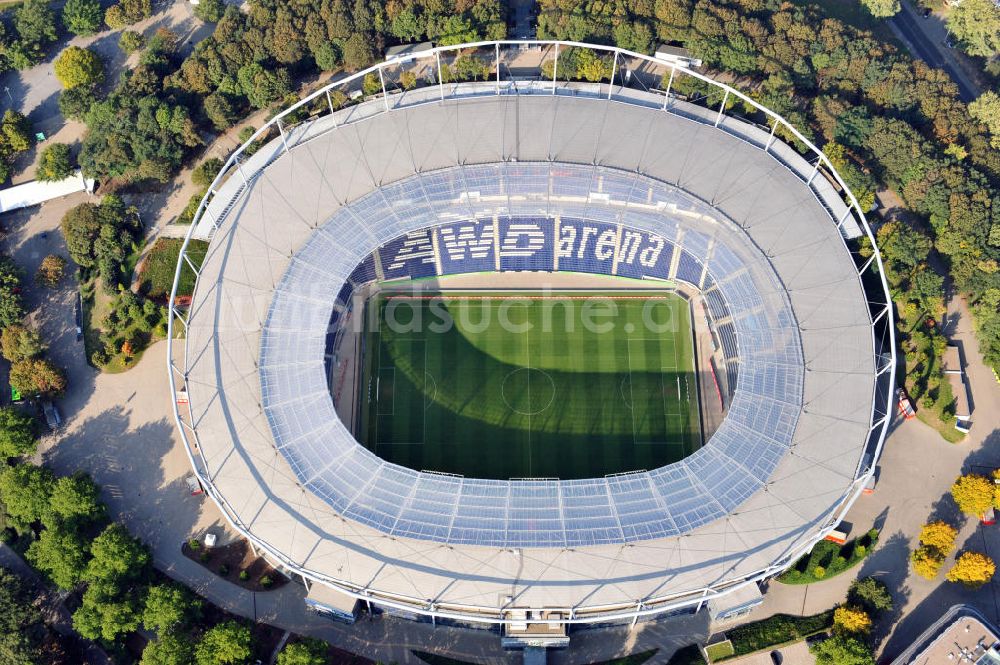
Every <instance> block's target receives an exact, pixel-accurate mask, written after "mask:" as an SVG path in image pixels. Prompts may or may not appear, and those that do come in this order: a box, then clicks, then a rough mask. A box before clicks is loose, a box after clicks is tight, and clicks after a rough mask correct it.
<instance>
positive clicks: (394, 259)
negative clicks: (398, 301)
mask: <svg viewBox="0 0 1000 665" xmlns="http://www.w3.org/2000/svg"><path fill="white" fill-rule="evenodd" d="M378 255H379V258H380V259H381V261H382V272H383V273H385V278H386V279H398V278H400V277H410V278H411V279H416V278H419V277H433V276H435V275H437V267H436V266H435V265H434V243H433V241H432V240H431V232H430V230H429V229H423V230H421V231H412V232H410V233H407V234H406V235H405V236H403V237H402V238H396V239H395V240H390V241H389V242H387V243H386V244H384V245H382V246H381V247H379V249H378Z"/></svg>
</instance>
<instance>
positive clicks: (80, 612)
mask: <svg viewBox="0 0 1000 665" xmlns="http://www.w3.org/2000/svg"><path fill="white" fill-rule="evenodd" d="M139 614H140V613H139V603H138V601H137V600H136V597H135V594H133V593H128V592H127V591H124V590H122V589H120V588H118V587H116V586H115V585H114V584H113V583H109V582H106V581H105V582H96V583H95V582H91V583H90V585H89V586H88V587H87V590H86V591H84V592H83V601H82V603H81V604H80V607H79V608H78V609H77V610H76V612H74V613H73V628H75V629H76V632H78V633H80V635H82V636H83V637H85V638H87V639H88V640H104V641H106V642H111V643H114V642H117V641H118V640H119V639H120V638H121V637H122V636H124V635H127V634H128V633H131V632H133V631H135V630H138V628H139Z"/></svg>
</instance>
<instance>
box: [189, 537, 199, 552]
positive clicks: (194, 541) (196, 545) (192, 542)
mask: <svg viewBox="0 0 1000 665" xmlns="http://www.w3.org/2000/svg"><path fill="white" fill-rule="evenodd" d="M188 548H190V549H192V550H200V549H201V541H200V540H198V539H197V538H192V539H191V540H189V541H188Z"/></svg>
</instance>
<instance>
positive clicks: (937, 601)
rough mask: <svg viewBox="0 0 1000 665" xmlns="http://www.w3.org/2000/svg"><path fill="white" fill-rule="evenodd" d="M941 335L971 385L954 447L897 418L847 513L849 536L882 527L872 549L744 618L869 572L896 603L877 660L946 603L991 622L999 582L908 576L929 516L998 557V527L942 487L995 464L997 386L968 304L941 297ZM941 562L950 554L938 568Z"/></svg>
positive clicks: (999, 450)
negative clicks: (967, 583) (973, 516)
mask: <svg viewBox="0 0 1000 665" xmlns="http://www.w3.org/2000/svg"><path fill="white" fill-rule="evenodd" d="M946 332H947V333H948V334H949V336H950V337H951V340H952V341H953V343H956V344H958V345H960V346H961V347H962V348H963V354H964V358H965V362H966V364H967V367H966V372H967V375H968V378H969V382H970V385H971V386H972V400H973V404H974V406H973V414H972V416H973V418H972V419H973V426H972V431H971V432H970V434H969V436H968V437H966V439H965V441H963V442H962V443H958V444H950V443H947V442H946V441H944V440H943V439H942V438H941V437H940V436H939V435H938V434H937V432H935V431H934V430H932V429H931V428H929V427H927V426H926V425H924V424H923V423H921V422H920V421H918V420H911V421H902V420H901V419H899V418H897V420H896V422H895V423H894V428H893V430H892V433H891V434H890V436H889V438H888V440H887V441H886V446H885V450H884V452H883V454H882V459H881V461H880V463H879V468H880V471H881V473H880V478H879V483H878V488H877V490H876V492H875V494H873V495H871V496H862V497H860V498H859V499H858V501H857V503H856V504H855V505H854V507H853V508H852V509H851V512H850V513H849V514H848V516H847V521H848V522H851V523H852V524H853V525H854V531H853V535H860V534H862V533H864V532H865V531H867V530H868V529H870V528H871V527H872V525H874V526H877V527H879V528H880V529H881V530H882V536H881V539H880V542H879V545H878V547H877V549H876V550H875V552H874V553H873V554H872V555H871V556H870V557H869V558H868V559H866V560H865V562H864V563H863V564H862V565H861V566H860V567H859V568H857V569H854V570H852V571H848V572H847V573H844V574H842V575H840V576H838V577H835V578H832V579H830V580H826V581H824V582H821V583H819V584H812V585H806V586H786V585H783V584H780V583H778V582H773V583H772V584H771V589H770V591H769V592H768V593H767V595H766V596H765V601H764V604H763V606H762V607H761V608H760V609H758V610H757V611H756V612H755V613H754V615H753V618H763V617H765V616H770V615H771V614H774V613H776V612H787V613H790V614H813V613H816V612H820V611H822V610H825V609H828V608H830V607H832V606H833V605H835V604H837V603H839V602H842V601H843V599H844V597H845V595H846V593H847V588H848V587H849V586H850V583H851V582H852V581H853V580H855V579H857V578H858V577H866V576H869V575H870V576H874V577H876V578H878V579H880V580H881V581H883V582H884V583H885V584H886V585H888V587H889V589H890V590H891V591H892V594H893V597H894V599H895V602H896V608H895V609H894V611H893V613H892V615H891V616H890V617H888V619H886V620H883V621H882V622H881V624H882V626H881V629H882V633H881V634H880V635H879V636H878V637H879V638H880V639H882V648H883V655H884V656H886V657H894V656H895V655H896V654H897V653H899V651H901V650H902V649H903V648H904V647H905V646H906V645H907V644H908V643H909V642H910V641H912V640H913V638H915V637H916V636H917V635H919V634H920V632H921V631H922V630H923V629H924V628H926V627H927V626H928V625H929V624H930V623H931V622H932V621H933V620H934V618H935V617H936V616H937V615H939V614H940V612H941V611H942V610H943V609H945V608H947V607H950V606H951V605H953V604H955V603H959V602H964V603H970V604H972V605H975V606H976V607H977V608H979V609H980V610H982V611H983V612H984V613H985V614H986V616H987V617H988V618H990V619H991V620H992V621H994V622H997V621H1000V610H998V597H1000V580H995V581H994V582H993V583H991V584H989V585H987V586H985V587H983V588H982V589H980V590H978V591H969V590H967V589H965V588H964V587H961V586H959V585H955V584H951V583H948V582H945V581H944V575H943V573H942V574H941V575H939V576H938V578H937V579H936V580H932V581H928V580H925V579H923V578H921V577H919V576H917V575H914V574H912V572H911V569H910V566H909V554H910V551H911V550H912V549H913V548H914V547H916V544H917V537H918V534H919V532H920V527H921V526H922V525H923V524H924V523H926V522H928V521H929V520H931V519H937V518H941V519H945V520H947V521H949V522H951V523H952V524H955V525H961V526H962V529H961V532H960V535H959V538H958V544H959V548H960V549H961V548H968V549H976V550H979V551H985V552H987V553H988V554H989V555H990V556H991V557H993V558H994V559H995V560H997V561H1000V527H985V528H984V527H979V525H978V522H977V521H976V520H970V519H968V518H966V517H965V516H962V515H960V514H958V511H957V510H956V508H955V504H954V502H953V501H952V499H951V496H950V492H949V490H950V487H951V484H952V483H953V482H954V480H955V478H956V477H957V476H959V475H960V474H962V473H966V472H968V471H972V470H975V471H979V472H981V473H988V472H989V471H991V470H992V469H993V468H994V467H996V466H1000V385H998V384H997V382H996V380H995V379H994V377H993V374H992V372H991V371H990V370H989V368H988V367H986V366H985V365H984V364H983V363H982V360H981V356H980V355H979V344H978V342H977V341H976V339H975V335H974V334H973V331H972V322H971V317H970V315H969V312H968V308H967V306H966V304H965V302H964V300H962V299H960V298H955V299H953V300H952V301H951V302H950V303H949V307H948V327H947V330H946ZM949 566H950V560H949V563H948V564H946V566H945V568H944V570H947V568H948V567H949ZM896 622H898V623H896ZM894 624H895V625H894ZM887 628H892V630H888V631H887Z"/></svg>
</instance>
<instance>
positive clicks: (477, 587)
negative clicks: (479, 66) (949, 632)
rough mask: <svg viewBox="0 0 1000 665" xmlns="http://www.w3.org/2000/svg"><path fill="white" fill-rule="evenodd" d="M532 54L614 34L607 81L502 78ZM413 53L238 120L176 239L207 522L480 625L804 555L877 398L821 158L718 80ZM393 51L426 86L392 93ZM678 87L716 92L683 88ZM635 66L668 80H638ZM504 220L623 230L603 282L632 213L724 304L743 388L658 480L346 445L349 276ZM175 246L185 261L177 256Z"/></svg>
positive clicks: (879, 355) (849, 224)
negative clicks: (551, 472) (228, 149)
mask: <svg viewBox="0 0 1000 665" xmlns="http://www.w3.org/2000/svg"><path fill="white" fill-rule="evenodd" d="M525 44H530V45H531V46H534V47H538V48H540V49H541V50H540V51H539V53H541V54H543V55H542V56H540V57H545V58H549V59H552V60H554V62H555V63H556V66H555V67H554V71H555V72H558V54H559V52H560V50H563V52H565V49H567V48H571V47H572V48H591V49H594V50H596V51H598V52H599V53H603V54H606V55H607V57H609V58H613V70H614V72H615V74H614V75H612V83H611V84H607V83H600V84H579V83H564V82H562V81H559V80H558V76H557V75H556V74H554V75H553V77H552V79H551V80H539V79H535V80H530V81H524V80H515V79H513V78H511V77H510V76H504V71H505V67H506V65H505V63H506V62H507V59H508V58H509V57H511V55H510V54H512V53H513V54H515V55H516V54H517V53H519V52H520V50H521V49H522V48H524V46H525ZM470 52H479V53H484V54H487V56H488V55H490V54H492V55H493V56H494V57H495V64H494V71H495V80H491V81H488V82H478V83H446V82H445V81H444V79H445V78H446V77H445V76H444V75H443V74H442V71H443V70H442V67H444V65H445V64H447V63H448V62H453V61H454V59H455V58H456V57H458V56H459V54H462V53H464V54H467V53H470ZM415 57H416V58H418V59H414V58H415ZM407 58H408V59H407V60H405V61H400V60H392V61H389V62H386V63H381V64H379V65H376V66H374V67H372V68H369V69H368V70H365V71H363V72H359V73H357V74H355V75H352V76H349V77H347V78H345V79H342V80H341V81H338V82H337V83H335V84H331V85H330V86H328V87H326V88H323V89H321V90H319V91H317V92H316V93H314V94H313V95H310V96H309V97H307V98H305V99H303V100H302V101H301V102H299V103H298V104H296V105H294V106H292V107H291V108H289V109H287V110H286V111H284V112H282V113H280V114H278V115H277V116H276V117H275V118H274V119H273V120H272V121H271V122H270V123H268V125H266V126H265V127H262V128H261V129H260V130H258V131H257V132H256V133H255V135H254V136H253V137H252V138H251V139H250V141H248V142H247V144H245V145H244V146H242V147H241V148H240V149H238V150H237V151H236V152H235V153H234V154H233V155H232V156H230V158H229V160H228V161H227V162H226V165H225V167H224V168H223V170H222V172H221V173H220V174H219V176H218V177H217V178H216V179H215V182H213V184H212V185H211V187H210V188H209V193H208V194H207V195H206V197H205V200H204V201H203V202H202V204H201V206H200V208H199V211H198V213H197V215H196V223H195V225H193V226H192V232H191V233H189V235H188V238H187V239H185V244H184V248H185V250H186V248H187V246H188V243H189V242H190V240H191V239H192V238H202V239H210V240H211V244H210V247H209V251H208V254H207V256H206V258H205V260H204V262H203V263H202V265H201V266H200V268H198V269H197V270H196V272H197V273H198V281H197V287H196V292H195V295H194V297H193V300H192V303H191V305H190V307H189V308H188V309H187V310H186V311H181V310H180V309H179V308H177V307H176V306H174V305H173V303H175V302H176V299H175V298H174V296H175V295H176V280H175V285H174V293H172V296H171V303H172V305H171V310H172V314H173V316H171V322H170V325H171V334H170V335H169V337H168V338H169V340H170V351H169V354H168V356H169V357H168V364H169V370H168V374H169V377H170V379H169V380H170V382H171V386H172V387H173V388H174V390H178V391H179V390H184V391H185V392H186V398H187V399H186V400H184V401H182V402H181V403H180V404H179V405H178V404H175V416H176V419H177V422H178V425H179V430H180V434H181V436H182V439H183V442H184V445H185V449H186V450H187V452H188V454H189V456H190V458H191V462H192V465H193V466H194V469H195V471H196V473H197V474H198V476H199V478H200V479H201V481H202V484H203V485H204V487H205V488H206V490H207V492H208V494H209V495H210V496H211V497H212V498H213V499H214V501H215V502H216V503H217V504H218V505H219V507H220V508H221V509H222V511H223V513H224V514H225V515H226V517H227V519H228V520H229V521H230V522H231V523H232V524H233V526H234V527H235V528H236V529H237V530H238V531H240V532H241V533H242V534H244V535H245V536H246V537H247V538H248V539H249V540H250V541H251V542H252V543H253V544H254V546H255V547H257V548H258V549H260V550H262V551H263V552H264V553H265V554H266V555H267V556H268V557H269V558H270V559H271V560H272V561H273V562H274V563H276V564H279V565H281V566H282V567H284V568H286V569H287V570H289V571H291V572H294V573H296V574H299V575H301V576H303V578H305V579H307V580H309V581H311V582H319V583H323V584H327V585H329V586H331V587H333V588H335V589H338V590H340V591H343V592H344V593H347V594H349V595H353V596H356V597H358V598H364V599H368V600H371V601H374V602H377V603H379V604H381V605H383V606H386V607H390V608H398V609H403V610H408V611H415V612H419V613H424V614H430V615H433V616H439V617H449V618H454V619H459V620H469V619H473V620H478V621H485V622H502V621H504V620H506V619H505V617H506V616H507V615H506V614H505V611H506V610H509V609H511V608H514V607H520V608H524V607H529V608H543V607H544V608H550V609H551V608H556V609H559V610H562V611H563V616H564V620H566V621H574V622H588V621H609V620H623V619H629V618H631V619H635V618H637V617H639V616H644V615H650V614H654V613H657V612H663V611H666V610H669V609H673V608H677V607H682V606H700V605H701V604H702V603H704V602H705V601H707V600H711V599H712V598H715V597H716V596H719V595H720V594H724V593H727V592H730V591H732V590H735V589H737V588H740V587H742V586H745V585H746V584H749V583H752V582H754V581H756V580H758V579H762V578H764V577H767V576H769V575H772V574H774V573H776V572H778V571H780V570H781V569H783V568H784V567H786V566H787V565H789V563H790V562H792V561H794V560H795V558H797V557H798V556H800V555H801V554H802V553H804V552H805V551H808V549H809V548H811V547H812V545H813V544H814V543H815V542H816V541H817V540H818V539H820V538H822V537H823V536H825V535H826V534H827V533H828V532H829V531H830V530H831V529H833V528H834V527H835V526H836V524H837V523H838V522H839V520H840V519H841V517H842V516H843V515H844V513H846V511H847V510H848V509H849V507H850V505H851V504H852V503H853V501H854V500H855V499H856V498H857V496H858V495H859V493H860V492H861V490H862V489H863V487H864V485H865V483H866V482H867V481H868V479H869V478H870V477H871V475H872V474H873V473H874V467H875V462H876V460H877V458H878V455H879V452H880V450H881V446H882V443H883V441H884V437H885V432H886V428H887V425H888V421H889V415H890V414H891V407H892V403H893V398H892V371H891V368H892V367H893V365H894V359H895V347H894V341H893V338H892V334H891V330H892V313H891V308H890V305H889V303H890V299H889V296H888V289H887V287H886V284H885V282H884V280H883V279H882V276H881V260H880V257H879V256H878V253H877V251H872V250H871V249H870V247H872V246H874V242H873V238H872V234H871V231H870V229H869V227H868V224H867V222H866V220H865V218H864V214H863V211H861V209H860V207H859V206H858V203H857V201H856V200H855V198H854V196H853V195H852V194H851V192H850V190H849V189H848V188H847V186H846V184H845V183H844V182H843V180H842V179H841V178H840V176H839V175H838V174H837V173H836V171H835V169H834V168H833V166H832V165H831V164H830V163H829V161H828V160H827V158H826V157H825V156H823V154H822V153H821V152H820V151H819V150H818V149H817V148H816V147H815V146H814V145H813V144H812V143H810V142H809V141H808V140H807V139H806V138H805V137H804V136H802V135H801V134H800V133H799V132H798V131H797V130H796V129H795V128H794V127H791V126H790V125H789V124H788V123H787V122H786V121H785V120H784V119H783V118H781V117H780V116H778V115H776V114H774V113H773V112H771V111H769V110H767V109H765V108H763V107H761V106H759V105H758V104H756V103H755V102H753V101H752V100H750V99H749V98H747V97H746V96H744V95H742V94H741V93H739V92H738V91H736V90H733V89H731V88H729V87H727V86H725V85H723V84H719V83H716V82H715V81H712V80H711V79H709V78H707V77H704V76H702V75H700V74H697V73H695V72H690V71H687V70H683V69H681V68H677V67H676V66H672V65H668V64H665V63H662V62H659V61H656V60H655V59H654V58H650V57H647V56H642V55H638V54H634V53H630V52H627V51H622V50H620V49H616V48H612V47H600V46H591V45H585V44H576V43H570V42H531V43H524V42H485V43H477V44H470V45H460V46H455V47H442V48H435V49H431V50H429V51H423V52H421V53H420V54H419V55H418V56H407ZM404 66H410V67H414V68H417V67H423V68H424V70H425V71H426V72H429V73H428V76H427V79H428V80H430V81H433V80H434V78H435V74H436V79H437V80H436V83H435V84H433V85H426V86H422V87H417V88H415V89H412V90H406V91H403V90H402V89H396V88H395V87H394V86H393V84H392V83H391V82H392V80H393V77H395V76H398V72H399V70H400V68H401V67H404ZM507 71H508V74H509V73H510V69H509V67H508V68H507ZM623 72H634V75H632V74H629V75H625V74H623ZM367 74H377V75H378V77H379V81H380V83H381V86H382V89H383V94H381V95H377V96H376V97H375V98H374V99H372V100H369V101H365V102H363V103H360V104H358V105H355V106H350V107H348V108H345V109H339V110H338V109H336V108H335V105H334V103H333V97H332V94H331V93H332V92H334V91H336V90H338V89H339V90H344V91H350V90H353V89H356V88H357V87H358V86H359V85H360V82H361V81H362V80H363V77H365V76H366V75H367ZM680 77H693V78H695V79H697V80H698V83H699V85H701V86H703V87H704V88H705V89H707V90H709V93H706V94H708V95H714V97H711V98H712V99H716V98H718V99H720V100H721V101H720V103H719V104H718V106H717V107H716V106H714V105H713V107H712V108H707V107H705V106H702V105H699V104H698V103H695V102H696V101H697V100H684V99H681V98H680V97H678V96H677V95H675V94H673V93H672V92H671V86H672V85H674V84H675V82H676V81H678V80H679V78H680ZM654 78H655V79H656V80H661V79H662V80H663V81H665V85H664V86H663V88H664V89H663V90H656V89H653V88H652V87H646V88H644V87H643V82H644V81H647V82H648V81H650V80H653V79H654ZM625 83H628V85H625ZM630 86H631V87H630ZM730 101H738V102H739V103H740V105H741V106H743V107H744V108H745V109H746V110H747V111H748V112H750V111H752V112H753V113H752V115H753V116H755V117H757V118H766V119H767V121H768V122H767V123H766V124H755V123H754V122H752V121H751V120H748V119H746V118H741V117H739V116H737V115H735V114H734V113H730V112H727V111H729V110H730V105H729V102H730ZM324 102H326V103H327V104H328V107H326V105H325V104H324ZM317 105H318V106H317ZM316 109H319V112H318V115H316V116H315V117H312V118H310V119H306V120H304V121H299V122H295V123H293V122H291V120H290V119H291V118H300V117H301V116H302V115H304V112H305V111H307V110H316ZM274 128H276V129H277V136H276V138H274V139H273V140H270V141H268V142H266V143H264V144H263V145H258V144H257V142H258V141H259V140H260V141H263V140H264V139H266V137H267V136H268V135H269V134H268V132H270V131H271V130H272V129H274ZM779 136H784V137H785V138H786V139H787V142H786V141H785V140H781V139H780V138H779ZM251 144H253V145H255V146H256V147H257V150H256V152H253V151H250V150H248V149H247V148H248V146H249V145H251ZM796 147H797V148H798V149H796ZM803 155H805V156H803ZM503 219H517V220H536V221H537V220H555V224H556V225H557V228H558V224H559V223H560V222H559V220H560V219H565V220H584V221H586V222H587V223H592V224H599V225H603V228H607V229H614V230H615V235H614V238H615V241H614V252H613V254H614V260H613V263H612V265H613V266H614V267H613V268H612V272H615V271H617V270H619V269H620V266H621V265H622V262H621V261H622V257H623V256H624V252H623V238H624V237H625V235H626V234H627V233H631V234H633V235H634V237H635V239H636V240H635V241H636V242H640V241H643V239H644V240H645V241H651V239H657V240H658V241H663V242H664V243H665V244H666V245H668V246H669V248H670V252H671V255H672V256H678V257H680V256H682V255H686V256H688V257H689V259H688V261H689V263H690V264H691V265H692V266H696V267H695V268H688V270H689V272H688V274H687V276H684V274H682V273H679V272H678V266H677V263H678V262H677V261H674V262H673V264H672V267H671V268H670V271H671V272H670V275H669V276H671V277H675V278H680V279H684V280H685V281H689V282H691V283H693V284H695V286H697V287H699V288H700V289H701V290H702V291H703V292H705V293H706V294H709V293H715V294H718V295H719V296H721V297H719V298H715V300H714V302H721V303H723V305H720V306H719V307H720V308H721V309H722V311H723V312H724V313H725V316H727V317H728V323H731V325H732V327H733V328H734V329H735V333H736V340H737V343H738V347H739V350H738V355H739V362H738V365H739V387H738V389H737V391H736V394H735V397H734V401H733V403H732V406H731V408H730V410H729V414H728V415H727V417H726V419H725V421H724V422H723V424H722V426H721V427H720V428H719V429H718V431H717V432H716V433H715V435H714V436H713V437H712V439H711V440H710V441H709V442H708V443H707V445H706V446H704V447H703V448H702V449H700V450H699V451H697V452H696V453H695V454H693V455H691V456H689V457H688V458H686V459H684V460H682V461H680V462H677V463H674V464H671V465H668V466H666V467H663V468H660V469H655V470H651V471H648V472H639V473H634V474H624V475H615V476H610V477H606V478H599V479H589V480H577V481H558V480H538V481H528V480H526V481H493V480H478V479H470V478H460V477H454V476H446V475H439V474H428V473H419V472H416V471H413V470H410V469H406V468H403V467H400V466H397V465H393V464H390V463H387V462H385V461H384V460H381V459H380V458H378V457H376V456H375V455H373V454H372V453H371V452H369V451H367V450H365V449H364V448H363V447H362V446H361V445H360V444H358V443H357V442H356V441H355V440H354V439H353V438H352V437H351V435H350V433H349V432H348V431H347V429H346V428H345V427H344V425H343V423H342V422H341V421H340V419H339V418H338V417H337V415H336V413H335V410H334V405H333V402H332V398H331V396H330V393H329V387H328V384H327V377H326V375H325V371H324V357H323V355H324V349H325V344H326V338H327V334H328V333H329V327H330V322H331V317H332V316H333V315H334V313H335V310H336V308H337V307H339V306H341V305H343V302H342V300H343V297H342V295H343V293H344V290H345V288H348V290H349V280H350V279H351V276H352V272H353V271H355V270H356V269H357V268H358V266H359V264H362V263H363V262H364V261H365V259H366V257H367V256H369V255H370V254H371V253H372V252H373V251H375V250H376V249H377V248H378V247H380V246H385V245H386V244H387V243H390V242H392V241H394V240H396V239H398V238H400V237H406V236H407V234H410V236H409V237H414V234H417V235H419V234H421V233H423V234H425V237H426V238H427V239H428V240H429V241H430V242H431V243H432V244H434V245H435V246H436V245H437V244H438V243H439V241H440V238H441V236H440V233H441V229H443V228H445V227H451V228H454V227H455V226H456V225H461V224H467V225H468V224H477V223H481V222H483V221H484V220H486V221H491V222H493V223H498V222H499V221H500V220H503ZM567 223H569V222H567ZM574 223H575V222H574ZM862 236H867V238H868V240H869V241H870V245H869V246H868V247H867V248H863V247H862V246H861V243H859V242H858V241H857V240H858V239H859V238H861V237H862ZM438 251H439V250H438ZM438 261H439V262H440V259H438ZM182 266H188V267H190V268H191V269H195V265H194V264H193V263H192V262H191V261H190V259H189V258H188V255H187V253H186V251H182V255H181V260H180V261H179V263H178V269H177V275H178V276H179V275H180V270H181V268H182ZM621 269H623V270H624V268H621ZM599 270H601V269H600V268H595V271H599ZM634 276H640V277H653V278H663V277H666V276H667V275H666V274H664V275H657V274H652V273H646V274H639V273H636V274H635V275H634ZM345 285H348V286H345ZM338 294H341V302H339V303H338V302H337V299H338ZM177 322H179V323H180V325H182V326H183V327H184V330H185V333H186V334H185V337H184V342H183V347H182V348H179V347H180V345H179V344H178V343H176V342H175V341H174V340H173V325H175V323H177Z"/></svg>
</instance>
